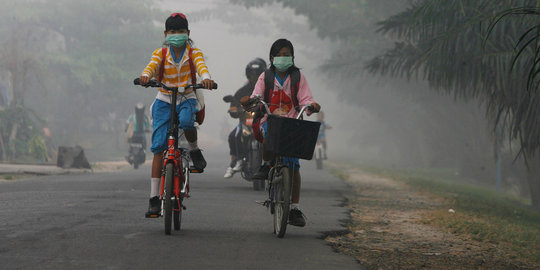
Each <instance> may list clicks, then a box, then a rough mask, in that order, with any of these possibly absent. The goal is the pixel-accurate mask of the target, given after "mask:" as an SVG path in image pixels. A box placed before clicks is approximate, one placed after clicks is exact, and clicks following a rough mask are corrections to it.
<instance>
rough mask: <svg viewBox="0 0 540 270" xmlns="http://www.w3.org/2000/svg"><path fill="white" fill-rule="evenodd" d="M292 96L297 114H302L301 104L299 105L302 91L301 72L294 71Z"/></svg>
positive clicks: (291, 74) (292, 75)
mask: <svg viewBox="0 0 540 270" xmlns="http://www.w3.org/2000/svg"><path fill="white" fill-rule="evenodd" d="M290 76H291V96H292V102H293V106H294V108H295V109H296V111H297V112H300V104H298V90H299V89H300V71H299V70H298V69H294V70H293V71H292V72H291V73H290Z"/></svg>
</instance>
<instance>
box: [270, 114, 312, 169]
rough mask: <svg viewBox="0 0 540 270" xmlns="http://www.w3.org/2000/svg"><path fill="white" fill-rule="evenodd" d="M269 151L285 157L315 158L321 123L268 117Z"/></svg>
mask: <svg viewBox="0 0 540 270" xmlns="http://www.w3.org/2000/svg"><path fill="white" fill-rule="evenodd" d="M267 123H268V136H267V149H268V150H269V151H271V152H273V153H275V154H277V155H280V156H283V157H295V158H301V159H311V158H313V150H315V144H316V143H317V136H318V135H319V127H320V125H321V123H320V122H313V121H306V120H298V119H294V118H287V117H280V116H276V115H269V116H268V120H267Z"/></svg>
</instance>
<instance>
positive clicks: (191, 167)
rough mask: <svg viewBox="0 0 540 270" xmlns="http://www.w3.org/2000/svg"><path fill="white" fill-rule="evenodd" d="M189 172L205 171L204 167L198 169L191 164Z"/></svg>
mask: <svg viewBox="0 0 540 270" xmlns="http://www.w3.org/2000/svg"><path fill="white" fill-rule="evenodd" d="M189 172H190V173H203V172H204V169H197V168H195V166H189Z"/></svg>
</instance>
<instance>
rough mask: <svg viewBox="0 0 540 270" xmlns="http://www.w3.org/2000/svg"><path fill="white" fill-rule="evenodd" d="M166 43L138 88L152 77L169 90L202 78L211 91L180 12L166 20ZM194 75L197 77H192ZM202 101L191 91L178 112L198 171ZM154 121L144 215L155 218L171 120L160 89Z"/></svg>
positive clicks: (167, 96)
mask: <svg viewBox="0 0 540 270" xmlns="http://www.w3.org/2000/svg"><path fill="white" fill-rule="evenodd" d="M164 34H165V38H166V42H165V45H166V46H164V47H163V48H159V49H157V50H155V51H154V53H153V54H152V58H151V60H150V63H149V64H148V65H147V66H146V68H145V69H144V71H143V72H142V74H141V76H140V83H141V85H143V86H144V85H145V84H148V82H149V81H150V79H151V78H153V77H156V78H158V80H159V81H161V82H162V83H163V84H165V85H166V86H169V87H184V86H186V85H188V84H191V83H192V82H193V81H195V80H196V78H195V77H196V75H199V77H201V79H202V81H201V84H202V85H203V86H204V88H206V89H212V88H213V86H214V81H213V80H211V79H210V73H209V72H208V68H207V67H206V64H205V63H204V58H203V54H202V52H201V51H200V50H199V49H197V48H194V47H193V46H192V45H193V44H192V41H191V39H189V34H190V31H189V28H188V21H187V19H186V16H185V15H184V14H182V13H173V14H171V15H170V16H169V17H168V18H167V20H166V21H165V31H164ZM195 73H196V74H195ZM201 103H202V102H201V100H200V99H199V98H198V95H197V94H196V93H195V92H194V91H192V92H189V93H186V94H184V96H183V98H181V99H178V102H177V105H176V106H177V113H178V119H179V122H180V125H179V126H180V128H181V129H183V130H184V135H185V137H186V140H187V141H188V143H189V146H190V156H191V159H192V161H193V165H194V166H195V167H196V168H197V169H200V170H202V169H204V168H205V167H206V161H205V160H204V157H203V156H202V153H201V150H200V149H199V147H198V145H197V130H196V129H195V128H194V124H195V116H196V113H197V112H199V111H200V110H201V109H202V106H203V105H202V104H201ZM151 111H152V119H153V122H152V123H153V132H152V146H151V148H150V150H151V151H152V153H154V159H153V161H152V177H151V182H150V183H151V184H150V187H151V189H150V202H149V207H148V212H147V213H146V214H147V216H151V215H158V214H159V213H160V211H161V202H160V200H159V197H158V195H159V186H160V181H161V173H162V170H163V151H165V150H166V149H167V129H168V127H169V121H170V119H171V117H170V115H169V114H170V93H169V92H168V91H167V90H165V89H163V88H159V91H158V93H157V96H156V99H155V101H154V103H153V104H152V107H151Z"/></svg>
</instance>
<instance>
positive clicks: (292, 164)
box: [261, 122, 300, 171]
mask: <svg viewBox="0 0 540 270" xmlns="http://www.w3.org/2000/svg"><path fill="white" fill-rule="evenodd" d="M261 127H262V134H263V137H264V138H266V133H267V129H268V124H267V122H264V123H263V124H262V125H261ZM283 162H284V163H285V164H287V165H288V166H289V168H294V170H295V171H299V170H300V160H299V159H298V158H291V157H284V158H283Z"/></svg>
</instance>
